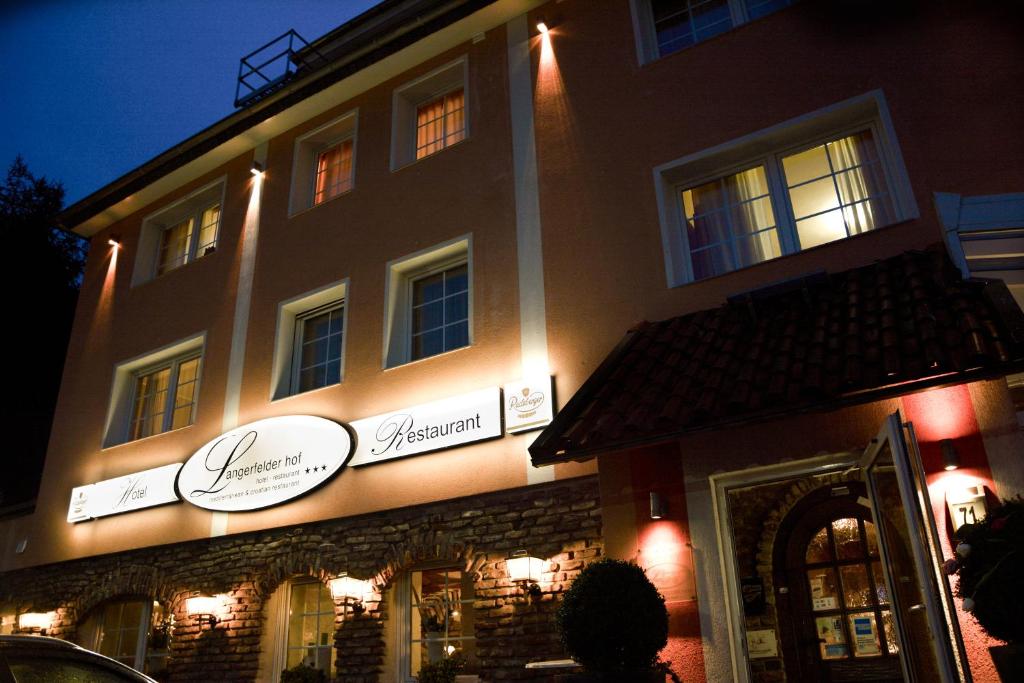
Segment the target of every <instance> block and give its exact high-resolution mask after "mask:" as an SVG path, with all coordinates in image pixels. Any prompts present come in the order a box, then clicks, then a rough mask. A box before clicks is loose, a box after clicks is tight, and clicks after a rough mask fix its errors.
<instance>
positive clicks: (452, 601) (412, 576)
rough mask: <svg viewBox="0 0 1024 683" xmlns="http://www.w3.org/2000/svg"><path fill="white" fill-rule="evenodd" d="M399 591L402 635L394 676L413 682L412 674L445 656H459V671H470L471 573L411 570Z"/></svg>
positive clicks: (473, 649) (472, 664) (472, 624)
mask: <svg viewBox="0 0 1024 683" xmlns="http://www.w3.org/2000/svg"><path fill="white" fill-rule="evenodd" d="M399 590H400V593H402V594H403V595H402V596H401V597H402V604H401V605H400V607H399V610H400V612H401V614H400V615H399V618H400V619H401V622H400V623H401V624H402V630H403V631H404V633H405V638H404V641H405V642H404V643H403V647H400V648H399V652H400V653H401V655H402V656H401V659H402V661H401V662H399V671H400V672H402V673H401V678H400V680H402V681H409V680H415V679H413V678H412V677H414V676H417V675H419V673H420V670H421V669H422V668H423V667H424V666H425V665H427V664H430V663H432V662H437V661H440V660H442V659H444V658H445V657H459V658H461V659H462V660H463V661H464V662H465V663H466V666H465V668H464V669H463V672H462V673H464V674H466V675H473V674H475V673H476V672H477V670H478V664H477V658H476V637H475V633H474V627H475V623H476V615H475V612H474V611H473V602H474V600H475V597H474V588H473V577H472V575H471V574H467V573H466V572H462V571H459V570H457V569H448V568H443V569H424V570H421V571H413V572H410V573H409V574H408V575H407V577H406V578H405V580H404V585H402V586H400V589H399Z"/></svg>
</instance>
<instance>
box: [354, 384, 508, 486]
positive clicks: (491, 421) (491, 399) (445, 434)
mask: <svg viewBox="0 0 1024 683" xmlns="http://www.w3.org/2000/svg"><path fill="white" fill-rule="evenodd" d="M501 408H502V406H501V390H500V389H499V388H498V387H490V388H487V389H481V390H479V391H474V392H471V393H468V394H461V395H459V396H453V397H451V398H446V399H443V400H440V401H434V402H432V403H425V404H423V405H418V406H414V407H412V408H404V409H402V410H399V411H397V412H394V413H387V414H385V415H377V416H375V417H368V418H366V419H363V420H356V421H355V422H353V423H352V429H353V430H354V431H355V433H356V453H355V455H354V456H353V457H352V461H351V462H350V463H349V465H353V466H355V465H369V464H371V463H376V462H382V461H384V460H391V459H394V458H404V457H406V456H410V455H417V454H419V453H427V452H430V451H437V450H441V449H442V448H451V447H452V446H459V445H462V444H467V443H473V442H474V441H482V440H483V439H491V438H495V437H499V436H501V435H502V427H501Z"/></svg>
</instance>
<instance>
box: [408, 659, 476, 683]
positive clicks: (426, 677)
mask: <svg viewBox="0 0 1024 683" xmlns="http://www.w3.org/2000/svg"><path fill="white" fill-rule="evenodd" d="M464 666H466V662H465V661H463V659H462V657H461V656H459V654H458V653H456V654H455V655H454V656H452V657H445V658H444V659H440V660H438V661H436V662H430V663H429V664H424V665H423V667H422V668H421V669H420V673H419V676H417V678H418V679H419V682H420V683H455V674H457V673H459V671H461V670H462V668H463V667H464Z"/></svg>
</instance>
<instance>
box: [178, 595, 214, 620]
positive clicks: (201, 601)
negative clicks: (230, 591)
mask: <svg viewBox="0 0 1024 683" xmlns="http://www.w3.org/2000/svg"><path fill="white" fill-rule="evenodd" d="M220 605H221V601H220V598H219V597H211V596H209V595H197V596H195V597H192V598H187V599H186V600H185V612H187V613H188V615H189V616H190V617H199V616H215V615H216V614H217V611H218V610H219V609H220Z"/></svg>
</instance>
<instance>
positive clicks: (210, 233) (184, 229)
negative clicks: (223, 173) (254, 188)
mask: <svg viewBox="0 0 1024 683" xmlns="http://www.w3.org/2000/svg"><path fill="white" fill-rule="evenodd" d="M223 195H224V181H223V180H218V181H215V182H214V183H211V184H210V185H207V186H206V187H204V188H201V189H199V190H197V191H195V192H193V193H192V194H190V195H189V196H187V197H185V198H184V199H182V200H180V201H178V202H176V203H174V204H172V205H171V206H168V207H165V208H163V209H161V210H160V211H158V212H156V213H154V214H152V215H150V216H148V217H147V218H146V219H145V220H144V221H143V223H142V230H141V232H140V235H139V249H138V255H137V256H136V260H135V270H134V271H133V272H132V285H133V286H134V285H138V284H141V283H143V282H146V281H148V280H152V279H153V278H154V277H157V276H160V275H163V274H165V273H168V272H170V271H172V270H176V269H178V268H181V267H182V266H184V265H186V264H188V263H192V262H193V261H195V260H197V259H199V258H202V257H203V256H206V255H208V254H212V253H213V252H215V251H216V250H217V239H218V236H219V234H220V223H221V218H222V216H221V213H222V211H221V210H222V206H223Z"/></svg>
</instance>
